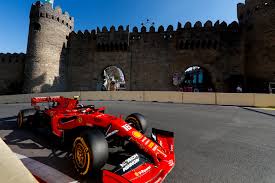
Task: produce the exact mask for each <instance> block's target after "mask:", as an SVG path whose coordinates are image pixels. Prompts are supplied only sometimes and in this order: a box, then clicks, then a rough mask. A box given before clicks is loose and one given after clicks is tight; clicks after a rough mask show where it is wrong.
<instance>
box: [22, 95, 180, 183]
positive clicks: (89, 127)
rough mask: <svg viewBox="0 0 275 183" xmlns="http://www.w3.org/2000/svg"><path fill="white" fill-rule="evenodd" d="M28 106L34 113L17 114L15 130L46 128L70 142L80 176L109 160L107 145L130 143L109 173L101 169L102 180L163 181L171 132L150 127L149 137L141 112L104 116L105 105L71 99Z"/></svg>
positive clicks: (169, 161) (172, 160)
mask: <svg viewBox="0 0 275 183" xmlns="http://www.w3.org/2000/svg"><path fill="white" fill-rule="evenodd" d="M42 103H48V107H46V108H44V109H42V108H41V107H40V105H39V104H42ZM31 104H32V106H33V107H34V108H33V109H25V110H22V111H20V112H19V113H18V118H17V124H18V127H20V128H21V127H24V126H32V127H40V128H41V127H49V128H50V129H51V132H52V133H53V134H54V136H56V137H58V138H59V139H62V141H66V140H68V139H72V143H71V144H73V145H72V154H73V163H74V165H75V169H76V170H77V172H79V174H80V175H88V174H93V172H97V171H98V170H101V169H102V167H103V166H104V165H105V164H106V162H107V160H108V156H109V147H110V146H125V143H126V144H131V147H132V148H131V150H132V151H133V153H132V154H131V155H130V156H128V157H126V158H125V159H124V160H122V162H120V163H119V164H118V165H117V166H116V167H115V168H114V169H112V170H103V171H102V172H103V176H102V181H103V182H106V183H118V182H119V183H129V182H133V183H136V182H138V183H140V182H148V183H151V182H152V183H153V182H154V183H157V182H162V181H163V180H164V178H165V177H166V176H167V174H168V173H169V172H170V171H171V170H172V168H173V167H174V165H175V155H174V135H173V133H172V132H168V131H163V130H158V129H152V135H151V137H147V136H146V135H145V134H144V133H145V131H146V126H147V124H146V121H145V119H144V117H143V116H142V115H141V114H137V113H135V114H131V115H129V116H128V117H127V118H126V119H125V120H123V119H122V117H115V116H112V115H109V114H105V113H104V110H105V108H104V107H103V108H95V107H94V106H93V105H88V106H83V105H80V104H79V103H78V100H77V99H76V98H74V99H70V98H64V97H60V96H58V97H36V98H32V100H31ZM66 138H68V139H66ZM133 147H135V148H133Z"/></svg>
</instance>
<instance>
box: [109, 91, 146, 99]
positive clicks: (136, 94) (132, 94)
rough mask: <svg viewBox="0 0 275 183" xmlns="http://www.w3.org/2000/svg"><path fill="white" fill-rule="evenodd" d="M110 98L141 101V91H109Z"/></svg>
mask: <svg viewBox="0 0 275 183" xmlns="http://www.w3.org/2000/svg"><path fill="white" fill-rule="evenodd" d="M110 95H111V100H126V101H143V100H144V98H143V92H142V91H114V92H111V93H110Z"/></svg>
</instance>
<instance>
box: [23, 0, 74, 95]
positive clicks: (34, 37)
mask: <svg viewBox="0 0 275 183" xmlns="http://www.w3.org/2000/svg"><path fill="white" fill-rule="evenodd" d="M73 28H74V19H73V18H72V17H70V15H69V14H68V13H67V12H65V13H63V12H62V9H61V8H59V7H56V8H55V9H53V8H52V5H51V4H49V3H45V4H42V3H40V2H39V1H38V2H36V3H35V4H33V5H32V7H31V12H30V25H29V37H28V47H27V57H26V63H25V71H24V73H25V76H24V77H25V78H24V88H23V90H24V93H38V92H51V91H62V90H65V87H66V84H65V78H64V77H65V65H66V63H65V54H66V44H67V38H68V35H69V34H70V32H71V31H73Z"/></svg>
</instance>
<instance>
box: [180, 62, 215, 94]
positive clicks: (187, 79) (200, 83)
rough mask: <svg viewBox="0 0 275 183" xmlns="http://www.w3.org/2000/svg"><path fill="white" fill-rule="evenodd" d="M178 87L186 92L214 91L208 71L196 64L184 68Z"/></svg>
mask: <svg viewBox="0 0 275 183" xmlns="http://www.w3.org/2000/svg"><path fill="white" fill-rule="evenodd" d="M179 86H180V87H181V88H182V89H183V91H186V92H213V91H214V90H215V86H214V84H213V79H212V75H211V73H210V71H209V70H208V69H207V68H205V67H202V66H200V65H197V64H195V65H191V66H190V65H189V66H187V67H185V68H184V70H183V72H182V74H181V78H180V84H179Z"/></svg>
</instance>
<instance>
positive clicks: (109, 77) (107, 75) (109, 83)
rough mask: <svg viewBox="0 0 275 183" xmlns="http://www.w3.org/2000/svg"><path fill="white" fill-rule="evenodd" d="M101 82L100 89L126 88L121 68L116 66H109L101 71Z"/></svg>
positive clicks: (117, 89)
mask: <svg viewBox="0 0 275 183" xmlns="http://www.w3.org/2000/svg"><path fill="white" fill-rule="evenodd" d="M102 78H103V84H102V85H101V90H102V91H120V90H126V82H125V77H124V74H123V72H122V70H121V69H120V68H118V67H116V66H109V67H107V68H105V69H104V70H103V73H102Z"/></svg>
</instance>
